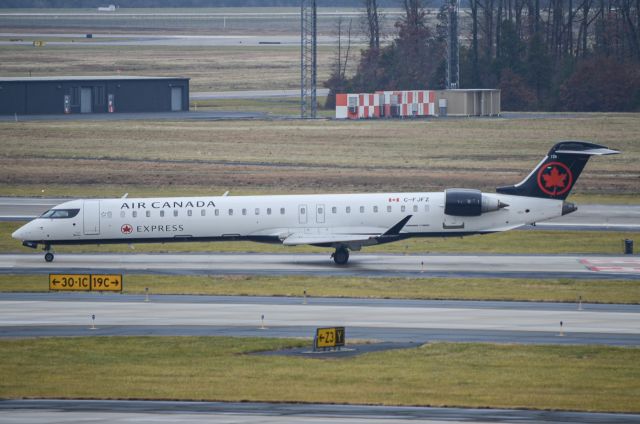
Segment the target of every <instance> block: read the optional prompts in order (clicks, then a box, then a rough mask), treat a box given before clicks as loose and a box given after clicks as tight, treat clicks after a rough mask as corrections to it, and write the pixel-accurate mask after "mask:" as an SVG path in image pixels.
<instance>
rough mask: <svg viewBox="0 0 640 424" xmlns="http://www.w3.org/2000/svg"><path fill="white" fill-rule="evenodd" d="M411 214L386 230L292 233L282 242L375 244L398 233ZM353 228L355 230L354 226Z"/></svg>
mask: <svg viewBox="0 0 640 424" xmlns="http://www.w3.org/2000/svg"><path fill="white" fill-rule="evenodd" d="M411 216H412V215H407V216H406V217H404V218H403V219H401V220H400V221H399V222H398V223H397V224H395V225H394V226H392V227H391V228H389V229H387V230H386V231H384V230H382V231H378V232H371V230H372V229H369V231H362V232H357V233H356V232H354V233H338V234H335V233H334V234H307V233H292V234H289V235H288V236H287V237H286V238H284V239H283V240H282V244H284V245H286V246H298V245H302V244H332V243H344V244H350V243H355V244H360V245H364V244H365V243H367V242H369V243H371V244H376V243H377V242H378V241H379V240H381V239H385V238H387V239H389V238H395V237H397V236H398V235H399V234H400V231H401V230H402V228H404V226H405V225H406V224H407V222H409V220H410V219H411ZM354 230H357V229H356V228H354Z"/></svg>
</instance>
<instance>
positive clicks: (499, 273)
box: [0, 252, 640, 279]
mask: <svg viewBox="0 0 640 424" xmlns="http://www.w3.org/2000/svg"><path fill="white" fill-rule="evenodd" d="M96 271H102V272H116V273H120V272H124V273H137V274H175V275H232V274H239V275H301V274H304V275H346V276H367V277H389V276H399V277H413V278H421V277H434V276H446V277H505V278H507V277H510V278H592V279H594V278H597V279H603V278H618V279H619V278H624V279H640V257H637V256H630V255H628V256H583V255H574V256H571V255H566V256H561V255H469V254H466V255H459V254H454V255H443V254H429V255H399V254H366V253H355V254H353V255H352V256H351V259H350V261H349V264H348V265H347V266H337V265H335V264H334V263H333V260H331V259H330V257H329V252H327V253H326V254H266V253H265V254H262V253H233V254H232V253H218V254H214V253H182V254H169V253H159V254H146V253H124V254H66V253H61V254H57V255H56V258H55V260H54V261H53V262H51V263H48V262H45V261H44V258H43V255H42V254H4V255H0V273H2V274H48V273H50V272H57V273H83V272H86V273H92V272H96Z"/></svg>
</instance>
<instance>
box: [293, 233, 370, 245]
mask: <svg viewBox="0 0 640 424" xmlns="http://www.w3.org/2000/svg"><path fill="white" fill-rule="evenodd" d="M379 235H380V234H300V233H293V234H291V235H289V236H288V237H287V238H285V239H284V240H282V244H284V245H285V246H299V245H302V244H329V243H353V242H364V241H367V240H370V239H375V238H376V237H377V236H379Z"/></svg>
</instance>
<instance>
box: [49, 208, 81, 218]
mask: <svg viewBox="0 0 640 424" xmlns="http://www.w3.org/2000/svg"><path fill="white" fill-rule="evenodd" d="M78 212H80V209H49V210H48V211H46V212H45V213H43V214H42V215H40V218H51V219H62V218H73V217H74V216H76V215H78Z"/></svg>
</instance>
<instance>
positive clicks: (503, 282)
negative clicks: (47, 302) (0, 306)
mask: <svg viewBox="0 0 640 424" xmlns="http://www.w3.org/2000/svg"><path fill="white" fill-rule="evenodd" d="M48 281H49V280H48V276H47V275H45V274H42V275H22V274H21V275H0V292H46V291H48V284H49V282H48ZM146 288H148V289H149V293H151V295H156V294H198V295H224V296H231V295H234V296H297V297H301V296H303V295H304V293H305V292H306V294H307V296H308V297H310V298H314V297H350V298H382V299H457V300H505V301H507V300H508V301H537V302H573V303H577V302H578V301H579V300H581V301H582V302H585V303H586V302H589V303H620V304H638V303H640V281H638V280H575V279H539V280H537V279H526V278H519V279H513V278H491V279H488V278H468V279H459V278H359V277H313V276H308V275H295V276H237V275H233V276H230V275H227V276H218V275H210V276H184V275H181V276H179V277H176V276H163V275H138V274H130V275H125V276H124V288H123V293H125V294H144V293H146V292H145V289H146ZM310 301H311V302H312V300H310Z"/></svg>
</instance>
